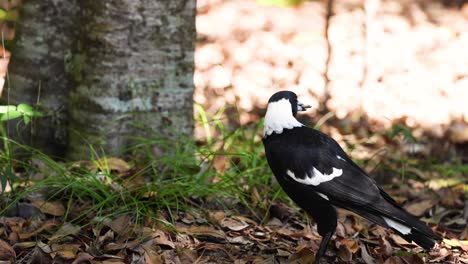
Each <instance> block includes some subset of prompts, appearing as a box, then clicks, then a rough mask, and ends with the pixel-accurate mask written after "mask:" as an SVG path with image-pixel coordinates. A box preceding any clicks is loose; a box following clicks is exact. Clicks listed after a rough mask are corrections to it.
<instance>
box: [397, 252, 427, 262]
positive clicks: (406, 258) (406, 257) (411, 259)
mask: <svg viewBox="0 0 468 264" xmlns="http://www.w3.org/2000/svg"><path fill="white" fill-rule="evenodd" d="M400 258H401V259H402V260H403V261H404V262H405V263H407V264H424V261H423V260H422V259H421V258H420V257H419V256H418V255H416V254H411V255H403V256H401V257H400Z"/></svg>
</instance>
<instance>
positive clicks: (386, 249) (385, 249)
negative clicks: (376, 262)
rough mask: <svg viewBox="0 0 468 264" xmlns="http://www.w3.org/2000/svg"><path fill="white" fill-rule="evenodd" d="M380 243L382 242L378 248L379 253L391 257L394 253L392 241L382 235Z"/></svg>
mask: <svg viewBox="0 0 468 264" xmlns="http://www.w3.org/2000/svg"><path fill="white" fill-rule="evenodd" d="M379 244H380V247H379V248H378V252H379V255H381V256H383V257H390V256H391V255H393V248H392V245H390V243H389V242H388V240H387V239H386V238H385V237H383V236H380V238H379Z"/></svg>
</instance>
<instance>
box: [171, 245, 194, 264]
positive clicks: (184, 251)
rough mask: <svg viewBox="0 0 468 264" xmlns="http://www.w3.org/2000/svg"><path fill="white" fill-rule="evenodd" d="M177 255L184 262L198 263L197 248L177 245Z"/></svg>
mask: <svg viewBox="0 0 468 264" xmlns="http://www.w3.org/2000/svg"><path fill="white" fill-rule="evenodd" d="M176 252H177V255H178V256H179V259H180V261H181V262H182V263H196V262H197V259H198V253H197V251H195V250H192V249H189V248H185V247H176Z"/></svg>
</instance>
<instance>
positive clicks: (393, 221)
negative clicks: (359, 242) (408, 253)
mask: <svg viewBox="0 0 468 264" xmlns="http://www.w3.org/2000/svg"><path fill="white" fill-rule="evenodd" d="M350 209H351V208H350ZM368 209H369V208H368ZM351 210H352V211H355V212H356V213H358V214H360V215H361V216H363V217H365V218H367V219H369V220H370V221H372V222H375V223H376V224H379V225H381V226H384V227H387V228H391V229H392V230H394V231H395V232H396V233H398V234H399V235H400V236H401V237H403V238H404V239H405V240H407V241H408V242H412V241H414V242H415V243H416V244H418V245H419V246H421V247H422V248H424V249H426V250H429V249H432V248H433V247H434V245H435V243H436V241H440V240H441V239H442V238H441V237H440V236H439V235H437V234H435V233H434V232H433V231H432V230H431V229H430V228H429V227H428V226H427V225H426V224H425V223H424V222H422V221H420V220H419V219H418V218H416V217H415V216H413V215H411V214H410V213H408V212H406V211H405V210H404V209H403V208H401V207H400V206H398V205H395V204H393V203H388V202H386V203H385V204H382V206H381V207H380V208H379V210H378V211H374V210H372V209H370V210H363V209H362V208H360V209H358V210H353V209H351Z"/></svg>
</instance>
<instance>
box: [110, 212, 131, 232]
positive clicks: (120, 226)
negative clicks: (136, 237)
mask: <svg viewBox="0 0 468 264" xmlns="http://www.w3.org/2000/svg"><path fill="white" fill-rule="evenodd" d="M106 225H107V226H108V227H110V229H112V231H114V232H115V233H117V234H118V235H124V234H125V233H126V232H128V231H129V230H128V227H129V225H130V216H129V215H127V214H124V215H120V216H118V217H117V218H116V219H114V220H112V221H110V222H108V223H106Z"/></svg>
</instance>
